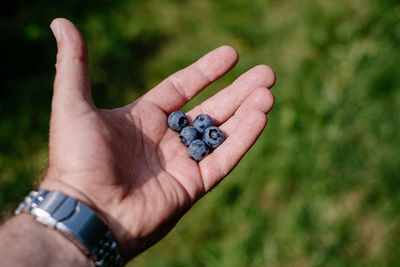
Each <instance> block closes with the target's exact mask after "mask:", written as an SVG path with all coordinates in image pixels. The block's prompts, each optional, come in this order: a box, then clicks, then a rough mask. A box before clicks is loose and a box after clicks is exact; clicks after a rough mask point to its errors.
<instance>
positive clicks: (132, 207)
mask: <svg viewBox="0 0 400 267" xmlns="http://www.w3.org/2000/svg"><path fill="white" fill-rule="evenodd" d="M51 29H52V30H53V33H54V35H55V37H56V39H57V46H58V54H57V63H56V70H57V71H56V77H55V81H54V95H53V101H52V114H51V121H50V141H49V167H48V170H47V173H46V176H45V179H44V180H43V182H42V184H41V188H45V189H48V190H58V191H61V192H63V193H65V194H67V195H69V196H72V197H74V198H76V199H78V200H80V201H82V202H83V203H85V204H86V205H88V206H89V207H90V208H92V209H93V210H94V211H95V212H96V213H97V214H98V215H99V217H100V218H101V219H102V220H104V222H105V223H106V224H107V225H108V227H109V228H110V229H111V231H112V233H113V235H114V237H115V238H116V240H117V243H118V244H119V245H120V248H121V250H122V254H123V256H124V258H125V260H129V259H131V258H132V257H134V256H135V255H137V254H139V253H140V252H142V251H143V250H145V249H146V248H148V247H149V246H151V245H153V244H154V243H155V242H157V241H158V240H160V239H161V238H162V237H163V236H164V235H165V234H167V233H168V232H169V231H170V230H171V229H172V228H173V226H174V225H175V224H176V223H177V221H178V220H179V219H180V218H181V216H182V215H183V214H185V213H186V212H187V211H188V210H189V209H190V207H191V206H192V205H193V204H194V203H195V202H196V201H197V200H198V199H199V198H201V197H202V196H203V195H205V194H206V193H207V192H208V191H210V189H212V188H213V187H214V186H216V185H217V184H218V183H219V182H220V181H221V180H222V179H223V178H224V177H225V176H226V175H227V174H228V173H229V172H230V171H231V170H232V169H233V168H234V167H235V166H236V164H237V163H238V162H239V160H240V159H241V158H242V157H243V156H244V154H245V153H246V152H247V151H248V150H249V149H250V147H251V146H252V145H253V144H254V143H255V141H256V140H257V138H258V136H259V135H260V134H261V132H262V131H263V129H264V127H265V125H266V123H267V117H266V114H267V113H268V112H269V110H270V109H271V108H272V106H273V103H274V97H273V95H272V93H271V91H270V90H269V88H271V87H272V86H273V84H274V83H275V74H274V72H273V71H272V69H271V68H270V67H268V66H266V65H258V66H255V67H254V68H252V69H250V70H249V71H247V72H246V73H244V74H242V75H241V76H240V77H239V78H238V79H236V81H234V82H233V83H232V84H231V85H229V86H227V87H226V88H224V89H223V90H221V91H219V92H218V93H217V94H215V95H214V96H213V97H211V98H209V99H207V100H206V101H204V102H203V103H201V104H199V105H198V106H196V107H195V108H193V109H192V110H190V111H189V112H187V113H186V115H187V117H188V119H189V121H190V123H193V119H194V118H196V116H197V115H198V114H201V113H205V114H208V115H210V116H211V117H212V118H213V120H214V124H215V125H218V126H219V127H220V128H221V130H222V132H223V133H224V135H225V138H226V140H225V141H224V143H222V144H221V145H220V146H219V147H218V148H217V149H215V150H214V151H213V153H211V154H210V155H208V156H207V157H206V158H205V159H203V160H202V161H200V162H199V163H197V162H195V161H194V160H192V159H190V158H189V156H188V155H187V147H186V146H185V145H183V144H182V143H181V142H180V141H179V137H178V136H179V133H177V132H175V131H173V130H171V129H169V128H168V125H167V117H168V114H170V113H171V112H173V111H175V110H179V109H180V108H181V107H182V106H184V105H185V104H186V103H187V102H188V101H189V100H190V99H192V98H193V97H194V96H195V95H197V94H198V93H199V92H200V91H201V90H202V89H204V88H205V87H206V86H207V85H209V84H210V83H212V82H213V81H215V80H216V79H218V78H219V77H221V76H222V75H224V74H225V73H226V72H227V71H229V70H230V69H231V68H232V67H233V66H234V65H235V64H236V62H237V60H238V54H237V52H236V51H235V50H234V49H233V48H231V47H229V46H222V47H219V48H217V49H215V50H213V51H211V52H209V53H208V54H206V55H205V56H203V57H202V58H200V59H199V60H198V61H196V62H195V63H193V64H192V65H190V66H188V67H187V68H185V69H183V70H181V71H178V72H177V73H175V74H173V75H171V76H169V77H168V78H166V79H165V80H164V81H162V82H161V83H160V84H159V85H157V86H156V87H155V88H153V89H152V90H150V91H148V92H147V93H146V94H145V95H143V96H142V97H140V98H139V99H137V100H135V101H134V102H132V103H130V104H128V105H126V106H123V107H119V108H115V109H111V110H105V109H98V108H96V106H95V105H94V103H93V100H92V97H91V88H90V78H89V69H88V54H87V47H86V44H85V42H84V39H83V37H82V35H81V34H80V32H79V31H78V29H77V28H76V27H75V26H74V25H73V24H72V23H71V22H70V21H68V20H66V19H55V20H54V21H53V22H52V24H51ZM10 227H12V226H10ZM1 231H3V233H4V231H5V230H4V227H3V228H2V230H0V235H1ZM45 236H46V235H43V238H45ZM1 242H2V241H0V243H1ZM66 242H69V241H66ZM0 247H1V244H0Z"/></svg>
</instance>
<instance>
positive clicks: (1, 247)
mask: <svg viewBox="0 0 400 267" xmlns="http://www.w3.org/2000/svg"><path fill="white" fill-rule="evenodd" d="M0 259H1V266H13V267H14V266H16V267H17V266H33V267H35V266H94V264H93V262H92V260H90V259H89V258H88V257H86V256H85V255H84V254H83V253H82V252H81V251H80V250H79V248H78V247H77V246H75V245H74V244H73V243H72V242H71V241H69V240H68V239H67V238H66V237H64V236H62V235H61V234H60V233H58V232H57V231H56V230H53V229H50V228H47V227H45V226H43V225H41V224H40V223H39V222H37V221H35V220H34V219H33V218H32V217H31V216H30V215H28V214H21V215H18V216H14V217H12V218H11V219H9V220H8V221H7V222H6V223H4V224H3V225H2V226H1V227H0Z"/></svg>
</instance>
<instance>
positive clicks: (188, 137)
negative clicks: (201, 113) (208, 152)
mask: <svg viewBox="0 0 400 267" xmlns="http://www.w3.org/2000/svg"><path fill="white" fill-rule="evenodd" d="M198 137H199V132H198V131H197V130H196V128H194V127H193V126H186V127H185V128H183V129H182V131H181V134H180V135H179V138H181V142H182V143H183V144H185V145H186V146H188V145H190V143H192V142H193V141H194V140H196V139H198Z"/></svg>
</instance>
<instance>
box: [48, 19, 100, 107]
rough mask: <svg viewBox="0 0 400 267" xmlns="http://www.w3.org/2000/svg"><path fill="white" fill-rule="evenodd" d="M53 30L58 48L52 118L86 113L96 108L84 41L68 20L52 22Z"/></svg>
mask: <svg viewBox="0 0 400 267" xmlns="http://www.w3.org/2000/svg"><path fill="white" fill-rule="evenodd" d="M50 28H51V30H52V31H53V34H54V36H55V37H56V40H57V48H58V53H57V63H56V70H57V73H56V78H55V81H54V95H53V106H52V110H53V115H60V114H70V115H71V113H73V112H85V111H87V109H88V108H93V107H94V105H93V102H92V98H91V93H90V77H89V67H88V52H87V46H86V43H85V40H84V39H83V36H82V34H81V33H80V32H79V30H78V29H77V28H76V27H75V25H74V24H73V23H72V22H70V21H69V20H67V19H62V18H58V19H55V20H53V21H52V23H51V25H50ZM82 108H83V109H85V110H82Z"/></svg>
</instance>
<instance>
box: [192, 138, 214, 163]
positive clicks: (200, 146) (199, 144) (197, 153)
mask: <svg viewBox="0 0 400 267" xmlns="http://www.w3.org/2000/svg"><path fill="white" fill-rule="evenodd" d="M209 152H210V148H209V147H208V146H207V145H206V143H204V142H203V141H201V140H194V141H193V142H192V143H191V144H190V145H189V149H188V153H189V157H191V158H192V159H194V160H195V161H200V160H202V159H204V158H205V157H206V156H207V155H208V153H209Z"/></svg>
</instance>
